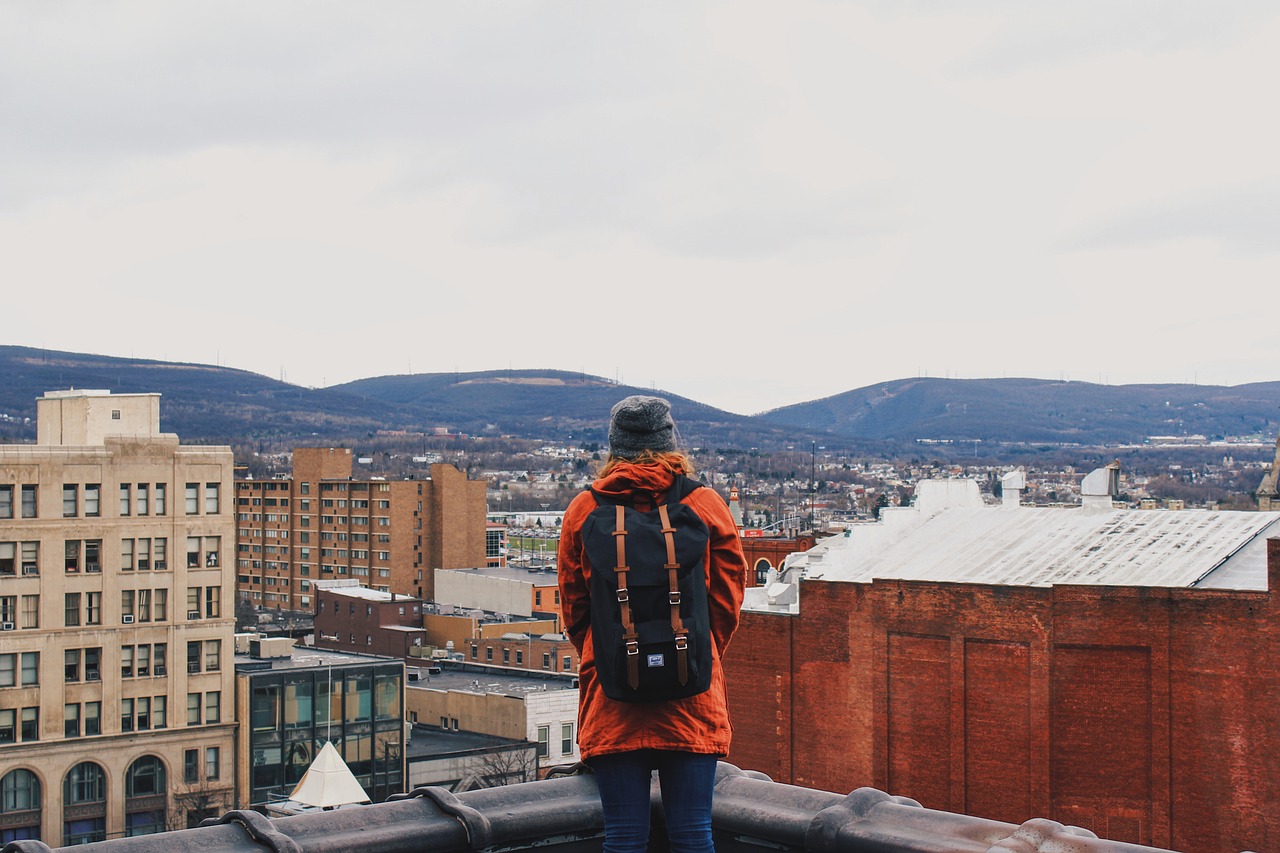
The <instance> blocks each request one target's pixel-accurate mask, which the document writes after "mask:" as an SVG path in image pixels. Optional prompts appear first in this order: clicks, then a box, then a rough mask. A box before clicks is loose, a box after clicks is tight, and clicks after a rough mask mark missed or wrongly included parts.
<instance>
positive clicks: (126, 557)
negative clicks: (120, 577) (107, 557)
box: [120, 539, 133, 572]
mask: <svg viewBox="0 0 1280 853" xmlns="http://www.w3.org/2000/svg"><path fill="white" fill-rule="evenodd" d="M120 571H122V572H131V571H133V540H132V539H121V540H120Z"/></svg>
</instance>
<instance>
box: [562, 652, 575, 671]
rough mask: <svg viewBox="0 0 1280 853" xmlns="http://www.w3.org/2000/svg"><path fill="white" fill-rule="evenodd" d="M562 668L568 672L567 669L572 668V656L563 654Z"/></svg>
mask: <svg viewBox="0 0 1280 853" xmlns="http://www.w3.org/2000/svg"><path fill="white" fill-rule="evenodd" d="M563 669H564V671H565V672H568V671H569V670H571V669H573V658H571V657H569V656H568V655H565V656H564V667H563Z"/></svg>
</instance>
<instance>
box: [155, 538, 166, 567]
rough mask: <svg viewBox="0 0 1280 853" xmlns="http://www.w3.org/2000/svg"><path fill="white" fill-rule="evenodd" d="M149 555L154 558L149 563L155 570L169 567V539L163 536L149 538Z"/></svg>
mask: <svg viewBox="0 0 1280 853" xmlns="http://www.w3.org/2000/svg"><path fill="white" fill-rule="evenodd" d="M151 556H152V557H154V558H155V562H153V563H152V564H151V565H152V567H153V568H154V569H155V570H156V571H157V572H163V571H166V570H168V568H169V540H168V539H165V538H163V537H157V538H156V539H152V540H151Z"/></svg>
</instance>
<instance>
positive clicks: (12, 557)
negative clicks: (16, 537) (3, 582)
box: [0, 542, 18, 578]
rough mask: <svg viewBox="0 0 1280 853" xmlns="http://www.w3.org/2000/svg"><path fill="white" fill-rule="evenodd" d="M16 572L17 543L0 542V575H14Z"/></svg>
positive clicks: (8, 576) (9, 576)
mask: <svg viewBox="0 0 1280 853" xmlns="http://www.w3.org/2000/svg"><path fill="white" fill-rule="evenodd" d="M17 574H18V543H17V542H0V577H7V578H11V577H15V576H17Z"/></svg>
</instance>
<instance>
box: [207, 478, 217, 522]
mask: <svg viewBox="0 0 1280 853" xmlns="http://www.w3.org/2000/svg"><path fill="white" fill-rule="evenodd" d="M219 486H220V484H219V483H205V484H204V512H205V515H217V514H218V512H219V509H220V501H219Z"/></svg>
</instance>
